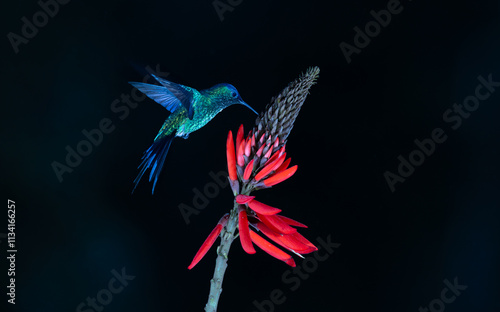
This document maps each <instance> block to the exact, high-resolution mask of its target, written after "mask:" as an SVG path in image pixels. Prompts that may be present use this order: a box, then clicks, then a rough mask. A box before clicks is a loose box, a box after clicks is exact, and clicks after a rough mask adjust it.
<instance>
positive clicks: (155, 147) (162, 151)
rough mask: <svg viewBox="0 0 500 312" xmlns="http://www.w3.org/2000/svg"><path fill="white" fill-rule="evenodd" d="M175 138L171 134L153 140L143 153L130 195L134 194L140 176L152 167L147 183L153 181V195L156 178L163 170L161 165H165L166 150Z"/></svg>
mask: <svg viewBox="0 0 500 312" xmlns="http://www.w3.org/2000/svg"><path fill="white" fill-rule="evenodd" d="M174 138H175V134H171V135H168V136H165V137H163V138H161V139H158V140H155V141H154V142H153V144H151V146H150V147H149V148H148V149H147V150H146V151H145V152H144V154H143V155H142V162H141V164H140V165H139V169H140V171H139V174H138V175H137V177H136V178H135V180H134V184H135V185H134V189H133V190H132V193H134V191H135V188H136V187H137V185H138V184H139V181H140V180H141V178H142V176H143V175H144V173H145V172H146V170H147V169H148V168H149V167H151V165H153V167H152V168H151V173H150V174H149V182H151V180H153V190H152V193H153V194H154V191H155V187H156V182H157V181H158V177H159V176H160V172H161V169H162V168H163V164H164V163H165V157H166V156H167V153H168V149H169V148H170V144H171V143H172V140H173V139H174Z"/></svg>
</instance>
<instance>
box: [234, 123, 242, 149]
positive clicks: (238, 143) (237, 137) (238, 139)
mask: <svg viewBox="0 0 500 312" xmlns="http://www.w3.org/2000/svg"><path fill="white" fill-rule="evenodd" d="M243 132H244V131H243V124H242V125H240V128H239V129H238V133H237V134H236V149H239V148H240V144H241V141H242V140H243Z"/></svg>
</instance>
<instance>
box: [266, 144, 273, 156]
mask: <svg viewBox="0 0 500 312" xmlns="http://www.w3.org/2000/svg"><path fill="white" fill-rule="evenodd" d="M266 146H269V145H266ZM272 152H273V147H272V146H270V147H269V150H268V151H267V152H266V154H265V155H264V157H265V158H269V157H270V156H271V153H272Z"/></svg>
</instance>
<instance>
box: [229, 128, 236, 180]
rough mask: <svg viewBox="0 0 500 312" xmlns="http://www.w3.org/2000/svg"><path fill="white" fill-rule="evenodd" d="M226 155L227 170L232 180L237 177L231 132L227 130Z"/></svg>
mask: <svg viewBox="0 0 500 312" xmlns="http://www.w3.org/2000/svg"><path fill="white" fill-rule="evenodd" d="M226 157H227V171H228V172H229V178H230V179H231V180H233V181H235V180H236V179H238V176H237V175H236V158H235V154H234V142H233V133H232V132H231V131H229V134H228V135H227V142H226Z"/></svg>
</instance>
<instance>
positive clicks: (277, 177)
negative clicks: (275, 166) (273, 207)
mask: <svg viewBox="0 0 500 312" xmlns="http://www.w3.org/2000/svg"><path fill="white" fill-rule="evenodd" d="M295 171H297V165H295V166H293V167H290V168H288V169H286V170H285V171H282V172H280V173H276V174H274V175H273V176H272V177H270V178H268V179H266V180H264V181H262V182H264V185H265V186H273V185H276V184H278V183H281V182H283V181H285V180H286V179H288V178H289V177H291V176H293V174H294V173H295Z"/></svg>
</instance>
